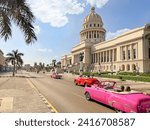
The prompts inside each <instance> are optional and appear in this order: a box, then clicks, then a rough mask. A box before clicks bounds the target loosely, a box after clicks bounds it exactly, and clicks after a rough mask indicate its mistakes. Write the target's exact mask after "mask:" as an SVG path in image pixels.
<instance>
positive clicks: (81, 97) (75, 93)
mask: <svg viewBox="0 0 150 130" xmlns="http://www.w3.org/2000/svg"><path fill="white" fill-rule="evenodd" d="M72 94H73V95H75V96H77V97H80V98H82V99H85V98H84V97H83V96H81V95H78V94H76V93H72Z"/></svg>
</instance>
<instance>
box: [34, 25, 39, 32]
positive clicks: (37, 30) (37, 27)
mask: <svg viewBox="0 0 150 130" xmlns="http://www.w3.org/2000/svg"><path fill="white" fill-rule="evenodd" d="M34 30H35V33H36V34H39V33H40V31H41V30H40V26H36V25H35V26H34Z"/></svg>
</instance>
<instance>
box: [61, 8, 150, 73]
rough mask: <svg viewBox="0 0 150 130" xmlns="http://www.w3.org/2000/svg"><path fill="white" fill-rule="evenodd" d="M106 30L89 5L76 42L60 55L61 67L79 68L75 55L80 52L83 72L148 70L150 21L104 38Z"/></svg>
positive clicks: (149, 69) (149, 59)
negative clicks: (65, 53)
mask: <svg viewBox="0 0 150 130" xmlns="http://www.w3.org/2000/svg"><path fill="white" fill-rule="evenodd" d="M105 35H106V30H105V28H104V26H103V21H102V18H101V16H100V15H98V14H97V13H96V12H95V8H94V7H92V8H91V11H90V13H89V15H88V16H87V17H86V18H85V19H84V23H83V27H82V30H81V32H80V43H79V44H77V45H76V46H74V47H73V48H72V50H71V53H70V54H69V55H65V56H63V57H62V59H61V62H62V64H61V65H62V68H64V69H70V70H71V71H74V70H75V71H78V70H79V62H80V61H79V55H80V53H83V54H84V59H83V67H84V71H93V72H102V71H111V72H117V71H127V72H135V71H136V72H150V24H146V25H145V26H143V27H140V28H136V29H133V30H129V31H127V32H126V33H124V34H122V35H120V36H118V37H116V38H113V39H111V40H108V41H106V40H105Z"/></svg>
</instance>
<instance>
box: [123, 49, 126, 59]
mask: <svg viewBox="0 0 150 130" xmlns="http://www.w3.org/2000/svg"><path fill="white" fill-rule="evenodd" d="M125 55H126V53H125V51H123V57H122V58H123V60H125V58H126V56H125Z"/></svg>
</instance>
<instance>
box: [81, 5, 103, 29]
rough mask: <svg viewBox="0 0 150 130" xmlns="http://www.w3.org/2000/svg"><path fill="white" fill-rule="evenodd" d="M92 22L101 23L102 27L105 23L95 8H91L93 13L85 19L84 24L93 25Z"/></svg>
mask: <svg viewBox="0 0 150 130" xmlns="http://www.w3.org/2000/svg"><path fill="white" fill-rule="evenodd" d="M92 22H98V23H101V26H103V21H102V18H101V16H100V15H98V14H97V13H96V12H95V7H92V8H91V12H90V13H89V15H88V16H86V18H85V19H84V24H88V23H92Z"/></svg>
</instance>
